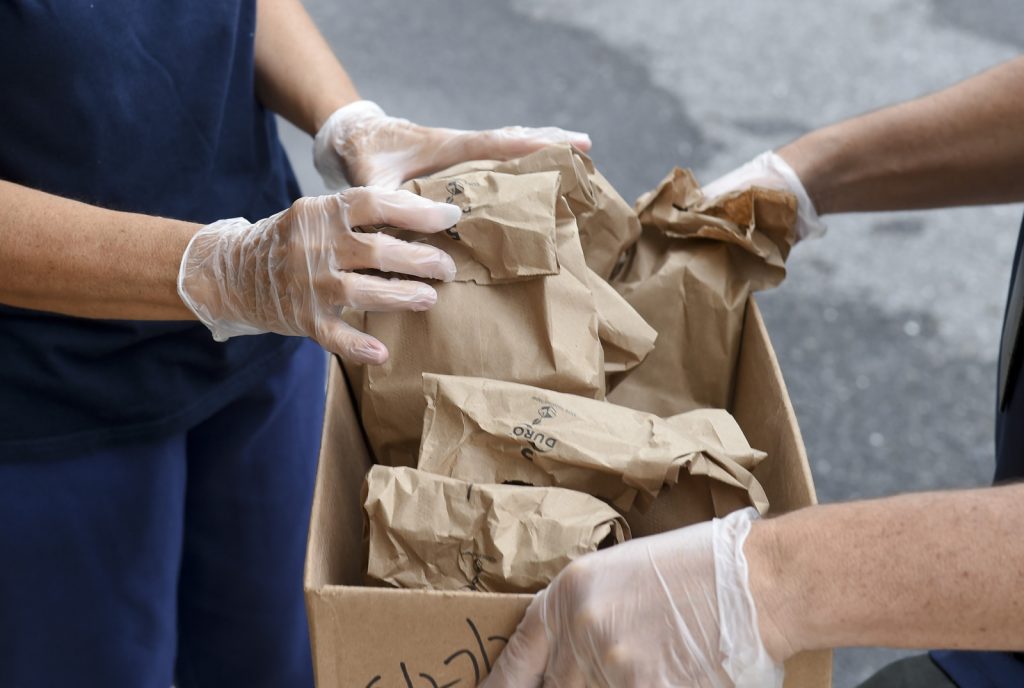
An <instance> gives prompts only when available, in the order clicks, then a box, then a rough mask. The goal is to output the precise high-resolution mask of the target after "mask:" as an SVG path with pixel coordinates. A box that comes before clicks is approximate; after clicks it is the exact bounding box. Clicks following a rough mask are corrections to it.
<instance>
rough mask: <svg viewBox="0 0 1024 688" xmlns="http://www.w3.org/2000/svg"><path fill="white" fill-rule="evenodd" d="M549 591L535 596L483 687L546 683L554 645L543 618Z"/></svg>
mask: <svg viewBox="0 0 1024 688" xmlns="http://www.w3.org/2000/svg"><path fill="white" fill-rule="evenodd" d="M547 592H548V591H547V589H544V590H541V591H540V592H539V593H537V595H536V597H534V598H533V602H531V603H530V606H529V608H527V610H526V616H524V617H523V620H522V621H521V622H520V623H519V627H518V628H516V632H515V633H513V634H512V637H511V638H510V639H509V641H508V645H506V646H505V649H504V650H503V651H502V653H501V655H499V656H498V661H497V662H496V663H495V665H494V669H493V670H492V671H491V673H490V675H488V676H487V678H485V679H484V681H483V683H481V684H480V688H541V686H543V685H544V671H545V669H546V668H547V664H548V651H549V649H550V648H549V643H548V634H547V630H546V629H545V628H544V619H543V606H544V600H545V599H546V598H547Z"/></svg>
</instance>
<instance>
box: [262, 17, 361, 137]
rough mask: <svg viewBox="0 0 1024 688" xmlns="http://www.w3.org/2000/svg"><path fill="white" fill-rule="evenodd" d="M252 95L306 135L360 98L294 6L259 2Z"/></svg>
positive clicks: (324, 43) (315, 31)
mask: <svg viewBox="0 0 1024 688" xmlns="http://www.w3.org/2000/svg"><path fill="white" fill-rule="evenodd" d="M256 92H257V94H258V95H259V98H260V100H261V101H262V102H263V104H264V105H266V106H267V107H268V108H270V109H271V110H273V111H274V112H277V113H278V114H280V115H281V116H282V117H284V118H285V119H287V120H288V121H289V122H291V123H292V124H294V125H295V126H297V127H299V128H300V129H302V130H304V131H305V132H306V133H308V134H311V135H312V134H315V133H316V132H317V130H318V129H319V128H320V125H321V124H323V123H324V121H326V119H327V118H328V117H330V115H331V113H333V112H334V111H335V110H337V109H338V108H340V107H342V106H343V105H347V104H348V103H351V102H353V101H356V100H358V99H359V94H358V92H357V91H356V88H355V86H353V85H352V81H351V80H350V79H349V77H348V74H347V73H346V72H345V69H344V68H343V67H342V66H341V63H340V62H338V59H337V58H336V57H335V56H334V53H333V52H332V51H331V48H330V46H329V45H328V44H327V41H325V40H324V37H323V36H322V35H321V34H320V31H319V30H317V28H316V26H315V25H314V24H313V20H312V19H311V18H310V16H309V14H308V13H307V12H306V10H305V8H304V7H303V6H302V3H301V2H300V1H299V0H259V1H258V3H257V11H256Z"/></svg>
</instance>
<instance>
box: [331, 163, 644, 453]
mask: <svg viewBox="0 0 1024 688" xmlns="http://www.w3.org/2000/svg"><path fill="white" fill-rule="evenodd" d="M561 183H562V182H561V175H560V173H558V172H550V171H549V172H535V173H524V174H519V175H509V174H505V173H500V172H487V171H484V172H466V173H465V174H458V175H456V176H449V177H434V178H430V179H425V180H417V181H416V182H413V183H411V184H410V188H413V189H414V190H416V191H419V192H420V193H422V194H423V195H424V196H426V197H427V198H431V199H433V200H439V201H448V202H453V203H456V204H458V205H459V206H461V207H462V208H463V213H464V214H463V218H462V220H461V221H460V222H459V223H458V224H457V225H456V226H455V227H454V228H452V229H451V230H449V231H448V232H442V233H438V234H434V235H429V236H427V237H425V238H424V237H422V235H418V236H417V237H416V238H418V239H420V240H422V241H426V242H428V243H431V244H433V245H435V246H438V247H439V248H442V249H443V250H445V251H448V252H449V253H450V254H451V255H452V258H453V259H454V260H455V264H456V268H457V276H456V278H455V281H454V282H451V283H448V284H435V287H436V289H437V292H438V299H437V304H436V305H435V306H434V307H433V308H431V309H430V310H427V311H424V312H419V313H413V312H391V313H366V312H362V311H352V310H350V311H346V313H345V314H344V316H343V317H344V318H345V320H346V321H347V322H349V324H351V325H353V326H354V327H357V328H359V329H360V330H362V331H364V332H367V333H368V334H371V335H373V336H374V337H377V338H378V339H380V340H381V341H382V342H383V343H384V344H385V345H386V346H387V347H388V348H389V350H390V351H391V353H392V355H391V357H390V358H389V360H388V361H387V362H386V363H384V364H383V365H380V366H360V365H356V364H352V363H347V362H346V364H345V368H346V372H347V373H348V375H349V378H350V380H351V381H352V383H353V388H354V393H355V396H356V399H357V402H358V405H359V409H360V414H361V417H362V421H363V427H364V429H365V430H366V434H367V439H368V440H369V443H370V446H371V447H372V448H373V450H374V453H375V456H376V458H377V460H378V461H379V462H380V463H384V464H388V465H407V466H412V465H414V464H415V462H416V456H417V454H418V448H419V440H420V430H421V423H422V418H423V410H424V407H425V404H424V400H423V393H422V392H423V387H422V379H421V375H422V373H423V372H435V373H445V374H456V375H473V376H481V377H490V378H495V379H501V380H511V381H517V382H523V383H526V384H531V385H536V386H538V387H544V388H549V389H558V390H562V391H566V392H571V393H573V394H579V395H583V396H588V397H594V398H603V397H604V395H605V392H606V386H605V384H606V383H605V373H604V368H605V355H606V354H605V348H607V352H608V353H607V356H608V360H609V364H610V365H611V366H612V368H613V369H615V370H618V369H628V368H630V367H632V366H634V365H636V364H637V363H639V362H640V361H641V360H643V357H644V356H645V355H646V354H647V352H648V351H650V350H651V349H652V348H653V344H654V337H655V333H654V330H653V329H652V328H650V327H649V326H648V325H647V324H646V323H645V322H644V321H643V320H642V319H641V318H640V317H639V316H638V315H637V314H636V313H635V311H633V309H632V308H631V307H630V306H629V305H628V304H627V303H626V302H625V300H624V299H622V297H621V296H619V295H618V294H617V293H615V292H614V290H611V289H608V288H607V285H603V284H601V280H600V278H598V277H597V276H596V275H594V274H593V272H592V271H591V270H590V268H588V267H587V265H586V263H585V261H584V257H583V252H582V248H581V245H580V239H579V231H578V228H577V225H576V220H575V218H574V216H573V214H572V212H571V211H570V210H569V207H568V204H567V202H566V201H565V199H564V198H563V197H562V196H561V195H560V193H559V190H560V185H561ZM383 231H389V232H391V233H394V234H395V235H396V236H400V237H402V238H411V235H410V233H407V232H402V231H399V230H383Z"/></svg>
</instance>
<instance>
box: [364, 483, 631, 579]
mask: <svg viewBox="0 0 1024 688" xmlns="http://www.w3.org/2000/svg"><path fill="white" fill-rule="evenodd" d="M363 505H364V509H365V511H366V517H367V524H368V536H369V557H368V564H367V574H368V576H369V577H370V578H372V579H375V580H377V581H381V582H383V583H387V584H390V585H394V586H398V587H402V588H431V589H435V590H481V591H486V592H509V593H532V592H536V591H538V590H540V589H541V588H543V587H545V586H546V585H547V584H548V583H549V582H550V581H551V579H552V578H554V577H555V576H556V575H558V572H559V571H561V570H562V569H563V568H565V566H566V565H567V564H568V563H569V562H571V561H572V560H573V559H576V558H578V557H581V556H583V555H584V554H587V553H588V552H593V551H595V550H597V549H600V548H602V547H605V546H610V545H613V544H616V543H619V542H623V541H624V540H627V539H629V527H628V526H627V525H626V523H625V520H624V519H623V518H622V517H621V516H620V515H619V514H618V513H616V512H615V510H614V509H612V508H611V507H609V506H608V505H607V504H605V503H604V502H602V501H601V500H599V499H595V498H594V497H591V496H589V495H585V494H583V493H580V492H573V491H572V490H563V489H559V488H554V487H518V486H509V485H474V484H471V483H467V482H464V481H461V480H455V479H452V478H444V477H441V476H437V475H432V474H430V473H425V472H423V471H418V470H416V469H413V468H405V467H400V468H389V467H386V466H374V467H373V468H372V469H370V472H369V474H368V475H367V477H366V485H365V487H364V499H363Z"/></svg>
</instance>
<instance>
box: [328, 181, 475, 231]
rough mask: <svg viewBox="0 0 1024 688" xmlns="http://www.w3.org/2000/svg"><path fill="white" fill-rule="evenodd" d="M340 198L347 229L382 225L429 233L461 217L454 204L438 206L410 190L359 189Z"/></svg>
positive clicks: (446, 226) (365, 187)
mask: <svg viewBox="0 0 1024 688" xmlns="http://www.w3.org/2000/svg"><path fill="white" fill-rule="evenodd" d="M342 196H343V197H344V199H345V202H346V203H347V204H348V221H349V227H365V226H367V225H381V224H385V225H391V226H393V227H401V228H402V229H411V230H413V231H416V232H424V233H428V234H432V233H435V232H440V231H443V230H445V229H448V228H450V227H454V226H455V223H457V222H458V221H459V220H460V219H461V218H462V209H461V208H459V207H458V206H457V205H451V204H450V203H437V202H436V201H431V200H429V199H426V198H423V197H422V196H417V195H416V194H414V193H412V192H411V191H404V190H400V189H394V190H390V189H382V188H379V187H374V186H362V187H354V188H351V189H348V190H346V191H345V192H344V193H343V194H342Z"/></svg>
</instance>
